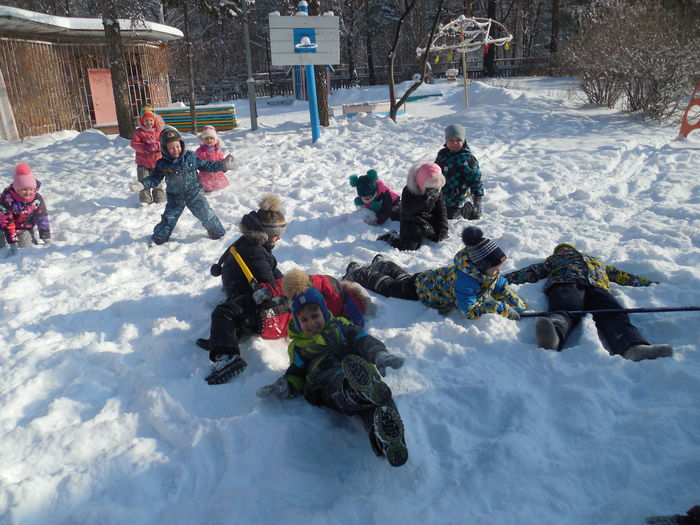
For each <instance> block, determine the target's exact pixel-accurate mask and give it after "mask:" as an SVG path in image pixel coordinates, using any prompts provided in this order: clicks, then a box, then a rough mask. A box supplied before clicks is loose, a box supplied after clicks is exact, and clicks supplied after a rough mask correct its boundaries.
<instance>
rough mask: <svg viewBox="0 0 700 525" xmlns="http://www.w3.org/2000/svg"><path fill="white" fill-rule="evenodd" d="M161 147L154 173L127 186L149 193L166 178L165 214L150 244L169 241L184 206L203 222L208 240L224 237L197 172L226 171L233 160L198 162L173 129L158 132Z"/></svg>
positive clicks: (132, 189)
mask: <svg viewBox="0 0 700 525" xmlns="http://www.w3.org/2000/svg"><path fill="white" fill-rule="evenodd" d="M160 148H161V153H162V154H163V157H162V158H160V159H158V162H156V167H155V168H154V169H153V172H152V173H151V174H150V175H149V176H148V177H146V178H145V179H143V180H141V181H139V182H136V181H134V182H132V183H130V184H129V188H130V189H131V191H142V190H144V189H146V190H150V189H151V188H155V187H156V186H158V184H160V182H161V181H162V180H163V178H165V184H166V202H165V211H163V215H162V216H161V219H160V222H159V223H158V224H156V226H155V228H153V235H152V237H151V239H152V240H153V242H154V243H155V244H163V243H165V242H168V239H169V238H170V235H171V234H172V233H173V229H174V228H175V224H177V220H178V219H179V218H180V215H182V212H183V211H184V209H185V207H187V208H188V209H189V210H190V211H191V212H192V215H194V216H195V217H197V219H199V220H200V221H201V222H202V225H203V226H204V227H205V228H206V230H207V233H208V234H209V238H210V239H219V238H221V237H223V235H224V233H226V230H225V229H224V227H223V226H222V224H221V221H220V220H219V218H218V217H217V216H216V215H215V214H214V212H213V211H212V209H211V207H210V206H209V203H208V202H207V199H206V198H205V197H204V190H203V189H202V183H201V182H200V181H199V171H198V170H202V171H206V172H217V171H228V170H229V169H231V168H232V167H233V157H231V155H229V156H228V157H226V159H224V160H222V161H216V162H209V161H205V160H202V159H198V158H197V156H196V155H195V154H194V153H193V152H191V151H187V150H186V149H185V142H184V141H183V140H182V137H181V136H180V133H179V132H178V131H177V130H176V129H175V128H166V129H164V130H163V131H162V132H161V134H160Z"/></svg>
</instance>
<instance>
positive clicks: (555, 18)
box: [549, 0, 559, 74]
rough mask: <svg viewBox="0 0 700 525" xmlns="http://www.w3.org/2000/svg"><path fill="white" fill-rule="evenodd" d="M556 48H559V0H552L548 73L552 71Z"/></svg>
mask: <svg viewBox="0 0 700 525" xmlns="http://www.w3.org/2000/svg"><path fill="white" fill-rule="evenodd" d="M558 48H559V0H552V39H551V41H550V43H549V67H550V71H549V72H550V74H552V73H553V69H554V64H555V62H556V55H557V50H558Z"/></svg>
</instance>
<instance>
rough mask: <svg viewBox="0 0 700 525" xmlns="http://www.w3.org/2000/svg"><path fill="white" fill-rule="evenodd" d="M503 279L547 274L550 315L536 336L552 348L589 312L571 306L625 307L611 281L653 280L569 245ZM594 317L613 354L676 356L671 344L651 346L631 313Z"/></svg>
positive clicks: (541, 320)
mask: <svg viewBox="0 0 700 525" xmlns="http://www.w3.org/2000/svg"><path fill="white" fill-rule="evenodd" d="M504 277H505V278H506V280H507V281H508V282H509V283H512V284H522V283H535V282H537V281H539V280H540V279H544V278H545V277H546V278H547V282H546V284H545V286H544V293H545V294H546V295H547V298H548V299H549V311H550V312H551V313H548V314H547V317H540V318H539V319H538V320H537V322H536V324H535V337H536V339H537V344H538V345H539V346H540V347H542V348H546V349H549V350H561V349H562V347H563V346H564V343H565V342H566V339H567V337H568V336H569V334H571V331H572V330H573V329H574V328H576V326H577V325H578V324H579V323H580V322H581V319H582V318H583V317H584V315H585V314H576V313H571V312H570V310H573V311H577V310H607V309H613V310H617V309H620V308H621V306H620V303H619V302H617V299H615V297H613V295H612V294H611V293H610V282H611V281H612V282H615V283H617V284H620V285H624V286H649V285H650V284H652V281H650V280H649V279H645V278H644V277H638V276H636V275H633V274H631V273H627V272H623V271H621V270H618V269H617V268H615V267H614V266H610V265H605V264H603V263H602V262H601V261H600V260H598V259H596V258H595V257H591V256H590V255H588V254H586V253H583V252H580V251H578V250H577V249H576V248H575V247H574V246H572V245H571V244H568V243H561V244H559V245H557V246H556V247H555V248H554V251H553V252H552V255H550V256H549V257H547V259H545V260H544V261H543V262H541V263H537V264H532V265H530V266H527V267H525V268H522V269H520V270H515V271H513V272H510V273H508V274H506V275H505V276H504ZM593 321H594V322H595V324H596V327H597V328H598V331H599V333H600V334H601V336H602V337H604V338H605V341H606V342H607V343H608V346H609V347H610V352H611V353H612V354H614V355H615V354H617V355H621V356H622V357H624V358H625V359H630V360H632V361H641V360H643V359H656V358H657V357H670V356H671V355H673V349H672V348H671V347H670V346H669V345H666V344H657V345H651V344H649V342H648V341H647V340H646V339H645V338H644V336H643V335H642V334H641V333H640V332H639V330H637V328H636V327H635V326H634V325H633V324H632V323H631V322H630V319H629V316H628V315H627V314H626V313H615V312H612V313H599V314H595V313H594V314H593Z"/></svg>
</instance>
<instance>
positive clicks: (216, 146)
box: [197, 126, 229, 193]
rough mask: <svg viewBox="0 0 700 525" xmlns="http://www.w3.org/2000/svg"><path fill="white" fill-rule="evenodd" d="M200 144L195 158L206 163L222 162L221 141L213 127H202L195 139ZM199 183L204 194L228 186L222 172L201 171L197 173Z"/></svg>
mask: <svg viewBox="0 0 700 525" xmlns="http://www.w3.org/2000/svg"><path fill="white" fill-rule="evenodd" d="M197 140H198V141H199V143H200V146H199V148H197V158H198V159H202V160H208V161H217V160H224V154H223V152H222V151H221V147H220V145H221V141H220V140H219V136H218V135H217V134H216V128H215V127H214V126H204V128H203V129H202V132H201V133H200V134H199V136H198V137H197ZM199 181H200V182H201V183H202V188H204V192H205V193H210V192H212V191H216V190H222V189H224V188H225V187H226V186H228V184H229V183H228V179H227V178H226V175H224V172H223V171H215V172H213V173H212V172H209V171H203V170H200V172H199Z"/></svg>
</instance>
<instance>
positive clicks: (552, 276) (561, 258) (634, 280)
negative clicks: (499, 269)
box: [505, 249, 653, 291]
mask: <svg viewBox="0 0 700 525" xmlns="http://www.w3.org/2000/svg"><path fill="white" fill-rule="evenodd" d="M545 277H546V278H547V282H546V283H545V286H544V289H545V291H546V290H547V289H549V288H551V287H552V286H555V285H557V284H567V283H574V284H583V285H587V286H594V287H597V288H602V289H603V290H610V282H614V283H617V284H620V285H623V286H649V285H650V284H652V282H653V281H650V280H649V279H645V278H644V277H638V276H636V275H633V274H631V273H627V272H623V271H621V270H618V269H617V268H615V267H614V266H606V265H605V264H603V263H602V262H601V261H599V260H598V259H596V258H595V257H591V256H590V255H588V254H585V253H583V252H579V251H577V250H575V249H571V250H564V251H560V252H559V253H556V254H554V255H550V256H549V257H547V259H545V261H544V262H541V263H537V264H532V265H530V266H526V267H525V268H522V269H520V270H515V271H513V272H510V273H508V274H506V275H505V278H506V279H507V280H508V282H509V283H511V284H522V283H535V282H537V281H539V280H540V279H544V278H545Z"/></svg>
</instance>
